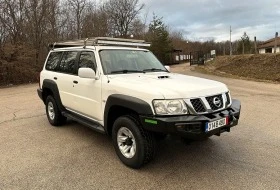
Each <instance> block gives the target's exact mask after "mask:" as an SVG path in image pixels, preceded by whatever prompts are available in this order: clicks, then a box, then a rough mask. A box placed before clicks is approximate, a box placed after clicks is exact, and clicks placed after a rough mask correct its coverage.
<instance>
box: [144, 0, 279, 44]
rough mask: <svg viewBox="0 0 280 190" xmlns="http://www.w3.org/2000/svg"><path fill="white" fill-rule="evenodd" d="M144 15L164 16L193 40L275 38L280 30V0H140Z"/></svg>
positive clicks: (166, 20) (171, 24)
mask: <svg viewBox="0 0 280 190" xmlns="http://www.w3.org/2000/svg"><path fill="white" fill-rule="evenodd" d="M140 1H141V2H143V3H145V8H144V10H143V11H142V13H143V15H144V14H145V13H148V18H149V20H151V18H152V14H153V12H154V13H155V14H156V15H158V16H160V17H163V20H164V22H165V24H167V25H168V26H169V27H170V28H171V29H172V28H174V29H176V30H180V31H181V32H182V33H183V34H184V37H185V38H187V39H190V40H201V41H206V40H209V39H214V40H215V41H225V40H229V28H230V26H232V39H233V40H238V39H240V37H241V36H242V35H243V33H244V32H247V34H248V35H249V37H250V39H252V40H253V39H254V36H257V39H258V40H268V39H270V38H273V37H274V35H275V32H280V0H140Z"/></svg>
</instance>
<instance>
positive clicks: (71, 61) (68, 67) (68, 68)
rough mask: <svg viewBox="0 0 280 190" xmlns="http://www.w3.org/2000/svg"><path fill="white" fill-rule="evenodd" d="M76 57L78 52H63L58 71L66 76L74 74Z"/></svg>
mask: <svg viewBox="0 0 280 190" xmlns="http://www.w3.org/2000/svg"><path fill="white" fill-rule="evenodd" d="M77 55H78V52H76V51H68V52H64V53H63V56H62V59H61V62H60V65H59V69H58V71H59V72H62V73H67V74H75V70H76V69H75V68H76V58H77Z"/></svg>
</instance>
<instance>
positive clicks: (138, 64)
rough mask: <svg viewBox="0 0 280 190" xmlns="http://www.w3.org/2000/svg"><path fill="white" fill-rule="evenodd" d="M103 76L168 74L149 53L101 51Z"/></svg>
mask: <svg viewBox="0 0 280 190" xmlns="http://www.w3.org/2000/svg"><path fill="white" fill-rule="evenodd" d="M99 54H100V58H101V62H102V66H103V70H104V74H123V73H137V72H139V73H145V72H168V71H167V70H166V69H165V67H164V66H163V65H162V64H161V62H159V60H158V59H157V58H156V57H155V56H154V54H152V53H151V52H150V51H145V50H116V49H115V50H101V51H100V53H99Z"/></svg>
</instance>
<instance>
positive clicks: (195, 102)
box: [191, 98, 206, 113]
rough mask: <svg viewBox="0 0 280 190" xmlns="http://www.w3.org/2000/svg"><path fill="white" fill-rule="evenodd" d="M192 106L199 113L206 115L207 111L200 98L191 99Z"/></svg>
mask: <svg viewBox="0 0 280 190" xmlns="http://www.w3.org/2000/svg"><path fill="white" fill-rule="evenodd" d="M191 103H192V106H193V108H194V110H195V111H196V112H197V113H204V112H206V109H205V107H204V105H203V103H202V101H201V99H200V98H196V99H191Z"/></svg>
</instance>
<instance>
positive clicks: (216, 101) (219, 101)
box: [206, 94, 224, 111]
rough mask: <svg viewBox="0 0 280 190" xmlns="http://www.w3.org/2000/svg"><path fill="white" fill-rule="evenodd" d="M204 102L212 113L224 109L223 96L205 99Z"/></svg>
mask: <svg viewBox="0 0 280 190" xmlns="http://www.w3.org/2000/svg"><path fill="white" fill-rule="evenodd" d="M206 100H207V101H208V103H209V105H210V107H211V109H212V110H213V111H216V110H219V109H221V108H223V107H224V102H223V96H222V95H221V94H220V95H216V96H209V97H206Z"/></svg>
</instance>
